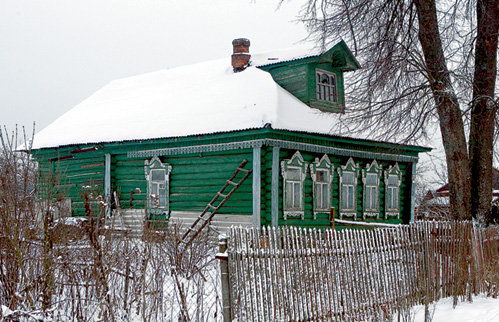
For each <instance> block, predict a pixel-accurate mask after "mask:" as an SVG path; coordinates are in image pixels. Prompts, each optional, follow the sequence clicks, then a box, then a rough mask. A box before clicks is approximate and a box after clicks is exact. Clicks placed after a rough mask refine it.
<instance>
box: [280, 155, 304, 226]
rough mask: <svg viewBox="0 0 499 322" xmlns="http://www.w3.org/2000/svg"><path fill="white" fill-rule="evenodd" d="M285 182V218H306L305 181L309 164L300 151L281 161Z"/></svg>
mask: <svg viewBox="0 0 499 322" xmlns="http://www.w3.org/2000/svg"><path fill="white" fill-rule="evenodd" d="M281 174H282V177H283V180H284V183H283V193H284V196H283V201H284V205H283V206H284V220H287V218H288V217H300V218H301V219H302V220H303V219H304V216H305V213H304V207H303V181H305V177H306V174H307V164H306V163H305V161H303V158H302V156H301V154H300V152H299V151H296V153H295V154H294V155H293V157H292V158H291V159H290V160H283V161H281Z"/></svg>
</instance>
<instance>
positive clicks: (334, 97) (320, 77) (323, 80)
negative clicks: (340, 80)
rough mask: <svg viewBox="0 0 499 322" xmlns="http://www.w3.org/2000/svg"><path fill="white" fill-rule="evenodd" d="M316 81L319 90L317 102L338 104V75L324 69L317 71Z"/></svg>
mask: <svg viewBox="0 0 499 322" xmlns="http://www.w3.org/2000/svg"><path fill="white" fill-rule="evenodd" d="M315 81H316V89H317V94H316V95H317V96H316V97H317V100H318V101H326V102H331V103H336V102H338V91H337V88H336V75H335V74H333V73H329V72H326V71H325V70H322V69H316V71H315Z"/></svg>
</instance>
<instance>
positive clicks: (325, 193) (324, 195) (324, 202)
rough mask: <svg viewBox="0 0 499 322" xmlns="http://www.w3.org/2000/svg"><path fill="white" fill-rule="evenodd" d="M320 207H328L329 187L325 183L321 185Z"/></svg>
mask: <svg viewBox="0 0 499 322" xmlns="http://www.w3.org/2000/svg"><path fill="white" fill-rule="evenodd" d="M321 208H322V209H329V189H328V185H327V184H323V185H322V207H321Z"/></svg>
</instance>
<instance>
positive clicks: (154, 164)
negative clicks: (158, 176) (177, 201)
mask: <svg viewBox="0 0 499 322" xmlns="http://www.w3.org/2000/svg"><path fill="white" fill-rule="evenodd" d="M158 169H159V170H164V171H165V181H164V184H165V190H166V192H165V196H163V198H164V200H163V204H164V205H165V206H164V207H153V206H152V199H151V190H152V189H151V187H152V183H153V182H152V175H151V170H158ZM171 171H172V166H171V165H170V164H167V163H163V162H161V160H160V159H159V158H158V157H157V156H155V157H153V158H152V159H151V160H150V161H149V160H145V162H144V172H145V177H146V180H147V209H148V211H149V213H152V214H163V213H168V211H169V210H170V172H171ZM159 203H160V204H161V201H160V202H159Z"/></svg>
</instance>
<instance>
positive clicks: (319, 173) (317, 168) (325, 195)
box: [310, 154, 334, 219]
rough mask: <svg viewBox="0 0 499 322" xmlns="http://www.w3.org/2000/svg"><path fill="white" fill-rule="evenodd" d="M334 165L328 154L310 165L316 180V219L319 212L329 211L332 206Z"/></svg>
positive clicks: (313, 179) (313, 177) (314, 180)
mask: <svg viewBox="0 0 499 322" xmlns="http://www.w3.org/2000/svg"><path fill="white" fill-rule="evenodd" d="M333 171H334V169H333V166H332V165H331V161H329V158H328V156H327V155H326V154H324V156H323V157H322V158H321V159H320V160H319V159H318V158H316V159H315V162H314V163H312V164H311V165H310V174H311V176H312V181H313V182H314V190H313V193H314V219H316V218H317V213H318V212H328V211H329V209H330V208H331V182H332V181H333V176H332V175H333Z"/></svg>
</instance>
